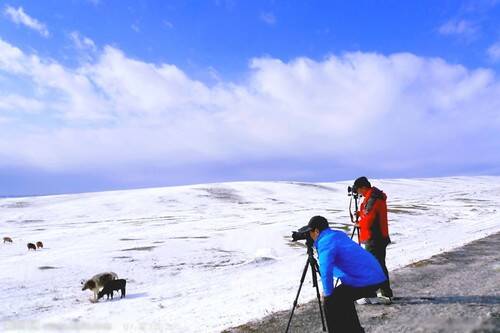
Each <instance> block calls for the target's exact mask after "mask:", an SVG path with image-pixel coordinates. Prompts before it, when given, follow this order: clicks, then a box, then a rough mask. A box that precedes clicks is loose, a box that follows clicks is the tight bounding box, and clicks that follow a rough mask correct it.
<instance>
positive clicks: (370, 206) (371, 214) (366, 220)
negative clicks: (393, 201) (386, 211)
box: [358, 198, 380, 230]
mask: <svg viewBox="0 0 500 333" xmlns="http://www.w3.org/2000/svg"><path fill="white" fill-rule="evenodd" d="M379 204H380V203H379V200H376V199H374V198H370V199H368V202H367V204H366V206H365V207H364V209H363V210H362V211H360V214H359V215H360V220H359V222H358V224H359V227H360V228H362V229H365V230H366V229H370V228H371V226H372V224H373V221H375V217H376V216H377V209H378V205H379Z"/></svg>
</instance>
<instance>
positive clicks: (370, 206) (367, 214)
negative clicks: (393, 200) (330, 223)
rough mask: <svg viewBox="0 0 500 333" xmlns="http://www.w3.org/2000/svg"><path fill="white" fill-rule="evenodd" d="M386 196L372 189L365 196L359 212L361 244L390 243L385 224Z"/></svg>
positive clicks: (387, 227) (374, 188)
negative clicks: (369, 242)
mask: <svg viewBox="0 0 500 333" xmlns="http://www.w3.org/2000/svg"><path fill="white" fill-rule="evenodd" d="M386 200H387V195H385V193H384V192H382V191H381V190H379V189H378V188H376V187H372V188H371V189H370V190H369V191H368V193H367V194H366V196H365V199H364V200H363V203H361V207H360V210H359V213H358V215H359V218H360V219H359V221H358V223H359V230H360V233H359V238H360V240H361V242H362V243H366V242H368V241H375V242H385V243H387V244H388V243H390V242H391V240H390V238H389V226H388V223H387V203H386Z"/></svg>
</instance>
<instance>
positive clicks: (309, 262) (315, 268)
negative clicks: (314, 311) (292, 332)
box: [285, 237, 326, 333]
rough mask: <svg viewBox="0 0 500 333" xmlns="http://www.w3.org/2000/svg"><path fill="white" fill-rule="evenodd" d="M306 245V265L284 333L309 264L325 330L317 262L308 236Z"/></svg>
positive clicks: (288, 325)
mask: <svg viewBox="0 0 500 333" xmlns="http://www.w3.org/2000/svg"><path fill="white" fill-rule="evenodd" d="M306 245H307V261H306V265H305V266H304V271H303V272H302V277H301V278H300V285H299V290H298V291H297V296H296V297H295V301H293V308H292V313H291V314H290V319H288V324H287V325H286V331H285V332H286V333H288V330H289V329H290V323H291V322H292V317H293V313H294V311H295V307H296V306H297V301H298V300H299V295H300V291H301V290H302V285H303V284H304V280H305V278H306V273H307V269H308V268H309V266H311V272H312V282H313V288H316V297H317V298H318V305H319V313H320V315H321V324H322V325H323V332H326V326H325V318H324V316H323V308H322V306H321V297H320V294H319V287H318V276H317V274H319V266H318V262H317V261H316V259H315V258H314V251H313V240H312V239H310V238H309V237H308V238H307V240H306Z"/></svg>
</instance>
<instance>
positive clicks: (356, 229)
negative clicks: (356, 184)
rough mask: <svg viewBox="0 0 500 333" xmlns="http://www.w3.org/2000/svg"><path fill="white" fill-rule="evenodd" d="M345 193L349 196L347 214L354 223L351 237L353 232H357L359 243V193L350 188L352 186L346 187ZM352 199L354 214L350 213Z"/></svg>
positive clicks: (359, 242)
mask: <svg viewBox="0 0 500 333" xmlns="http://www.w3.org/2000/svg"><path fill="white" fill-rule="evenodd" d="M347 195H348V196H350V197H351V200H350V201H349V215H350V216H351V222H352V223H354V228H353V229H352V234H351V239H352V238H353V237H354V234H355V233H356V232H357V233H358V244H361V241H360V239H359V226H358V221H359V216H358V198H359V194H358V193H357V192H356V191H354V190H353V189H352V187H350V186H349V187H348V188H347ZM352 199H354V215H353V214H352Z"/></svg>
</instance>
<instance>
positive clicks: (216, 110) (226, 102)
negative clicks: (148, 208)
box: [0, 0, 500, 195]
mask: <svg viewBox="0 0 500 333" xmlns="http://www.w3.org/2000/svg"><path fill="white" fill-rule="evenodd" d="M499 68H500V1H494V0H484V1H481V0H480V1H349V2H347V1H236V0H233V1H231V0H226V1H224V0H214V1H147V2H145V1H107V0H78V1H77V0H74V1H66V2H62V1H43V2H41V1H2V2H0V131H1V133H0V139H1V141H0V181H1V184H3V185H2V188H1V189H0V195H26V194H46V193H66V192H80V191H98V190H106V189H121V188H136V187H149V186H164V185H177V184H191V183H199V182H217V181H231V180H303V181H333V180H339V179H350V178H355V177H357V176H358V175H361V174H366V175H368V176H369V177H420V176H445V175H461V174H467V175H469V174H500V167H499V162H500V157H499V155H500V154H498V152H499V151H500V115H499V111H498V110H499V109H498V107H500V97H499V96H500V83H499V79H498V74H497V73H498V70H499Z"/></svg>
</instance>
